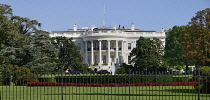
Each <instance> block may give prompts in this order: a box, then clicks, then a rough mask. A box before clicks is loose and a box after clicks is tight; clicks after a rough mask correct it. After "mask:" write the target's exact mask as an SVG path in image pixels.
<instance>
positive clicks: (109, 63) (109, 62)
mask: <svg viewBox="0 0 210 100" xmlns="http://www.w3.org/2000/svg"><path fill="white" fill-rule="evenodd" d="M107 41H108V57H107V58H108V59H107V60H108V66H110V65H111V61H110V40H107Z"/></svg>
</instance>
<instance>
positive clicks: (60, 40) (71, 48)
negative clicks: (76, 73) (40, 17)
mask: <svg viewBox="0 0 210 100" xmlns="http://www.w3.org/2000/svg"><path fill="white" fill-rule="evenodd" d="M52 42H53V44H54V45H55V46H56V47H57V48H58V49H59V54H58V58H59V65H60V66H59V67H60V69H72V70H74V69H80V68H81V67H82V57H81V55H80V52H79V51H77V50H78V48H77V46H76V45H75V44H74V42H73V41H72V38H66V37H55V38H54V40H53V41H52Z"/></svg>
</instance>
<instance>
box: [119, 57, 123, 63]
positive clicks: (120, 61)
mask: <svg viewBox="0 0 210 100" xmlns="http://www.w3.org/2000/svg"><path fill="white" fill-rule="evenodd" d="M119 64H122V56H119Z"/></svg>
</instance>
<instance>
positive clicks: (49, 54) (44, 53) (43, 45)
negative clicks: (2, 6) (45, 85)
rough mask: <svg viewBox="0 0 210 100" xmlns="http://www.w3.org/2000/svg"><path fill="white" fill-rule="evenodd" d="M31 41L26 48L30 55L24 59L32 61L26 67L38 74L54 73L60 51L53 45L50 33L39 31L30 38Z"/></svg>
mask: <svg viewBox="0 0 210 100" xmlns="http://www.w3.org/2000/svg"><path fill="white" fill-rule="evenodd" d="M29 39H30V42H29V44H28V45H27V46H26V48H25V51H27V53H28V54H27V55H24V57H23V58H27V59H30V60H28V62H26V64H25V65H24V66H26V67H28V68H30V69H31V71H32V72H36V73H43V72H45V73H46V72H53V71H54V70H55V68H56V66H57V60H58V59H57V56H58V49H56V48H55V46H54V45H53V44H52V43H51V38H50V37H49V33H48V32H46V31H37V32H36V34H34V35H31V36H29ZM28 57H30V58H28ZM27 59H25V60H27ZM25 60H23V61H25Z"/></svg>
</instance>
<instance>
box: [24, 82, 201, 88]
mask: <svg viewBox="0 0 210 100" xmlns="http://www.w3.org/2000/svg"><path fill="white" fill-rule="evenodd" d="M196 83H197V82H172V83H105V84H102V83H54V82H28V84H27V86H94V87H113V86H194V85H195V84H196Z"/></svg>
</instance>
